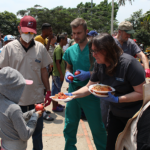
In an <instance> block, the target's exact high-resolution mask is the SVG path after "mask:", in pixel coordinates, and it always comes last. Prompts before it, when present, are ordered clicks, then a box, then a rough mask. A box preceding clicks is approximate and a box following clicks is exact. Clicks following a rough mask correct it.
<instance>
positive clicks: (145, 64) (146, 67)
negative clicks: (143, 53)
mask: <svg viewBox="0 0 150 150" xmlns="http://www.w3.org/2000/svg"><path fill="white" fill-rule="evenodd" d="M145 58H146V57H145ZM142 62H143V65H144V68H145V69H149V61H148V59H147V58H146V59H144V58H143V57H142Z"/></svg>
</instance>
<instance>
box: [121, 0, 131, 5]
mask: <svg viewBox="0 0 150 150" xmlns="http://www.w3.org/2000/svg"><path fill="white" fill-rule="evenodd" d="M125 1H126V0H119V2H118V4H119V6H121V5H122V6H124V5H125ZM128 1H129V2H130V4H131V5H132V0H128ZM133 1H134V0H133Z"/></svg>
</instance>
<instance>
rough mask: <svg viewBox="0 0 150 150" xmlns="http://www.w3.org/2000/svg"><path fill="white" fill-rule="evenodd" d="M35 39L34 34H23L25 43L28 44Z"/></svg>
mask: <svg viewBox="0 0 150 150" xmlns="http://www.w3.org/2000/svg"><path fill="white" fill-rule="evenodd" d="M33 37H34V34H30V33H28V34H24V33H23V34H21V38H22V39H23V41H25V42H26V43H29V42H30V41H31V40H32V39H33Z"/></svg>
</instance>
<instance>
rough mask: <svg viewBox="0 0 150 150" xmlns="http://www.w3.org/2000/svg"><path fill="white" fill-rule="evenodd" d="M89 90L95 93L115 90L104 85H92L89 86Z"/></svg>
mask: <svg viewBox="0 0 150 150" xmlns="http://www.w3.org/2000/svg"><path fill="white" fill-rule="evenodd" d="M89 89H91V90H93V91H94V92H96V93H108V92H115V89H114V88H113V87H111V86H108V85H104V84H93V85H90V86H89Z"/></svg>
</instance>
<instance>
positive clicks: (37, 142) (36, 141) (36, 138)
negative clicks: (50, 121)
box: [20, 105, 43, 150]
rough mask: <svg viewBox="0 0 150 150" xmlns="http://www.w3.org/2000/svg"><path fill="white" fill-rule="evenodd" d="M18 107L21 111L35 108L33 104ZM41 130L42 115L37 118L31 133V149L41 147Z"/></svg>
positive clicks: (36, 149) (37, 149)
mask: <svg viewBox="0 0 150 150" xmlns="http://www.w3.org/2000/svg"><path fill="white" fill-rule="evenodd" d="M20 107H21V110H22V112H23V113H24V112H27V111H29V110H32V109H34V108H35V107H34V105H29V106H20ZM42 130H43V115H42V116H41V117H40V118H39V119H38V121H37V125H36V128H35V131H34V133H33V135H32V140H33V150H42V149H43V142H42Z"/></svg>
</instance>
